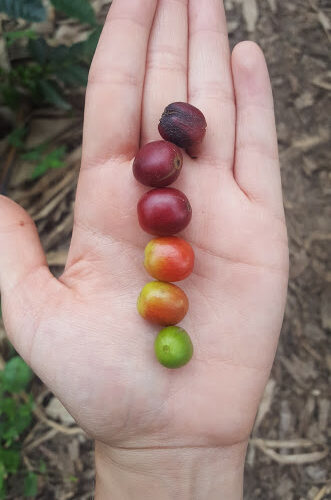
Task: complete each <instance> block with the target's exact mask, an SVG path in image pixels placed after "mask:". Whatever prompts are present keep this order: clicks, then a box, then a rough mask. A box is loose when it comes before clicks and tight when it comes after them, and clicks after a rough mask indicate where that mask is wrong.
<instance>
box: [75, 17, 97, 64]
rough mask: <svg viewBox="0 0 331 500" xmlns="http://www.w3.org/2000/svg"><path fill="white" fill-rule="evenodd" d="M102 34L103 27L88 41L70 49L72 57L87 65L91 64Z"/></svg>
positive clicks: (91, 35)
mask: <svg viewBox="0 0 331 500" xmlns="http://www.w3.org/2000/svg"><path fill="white" fill-rule="evenodd" d="M101 32H102V26H98V27H97V28H96V29H95V30H94V31H92V33H91V34H90V36H89V37H88V38H87V40H85V41H84V42H78V43H75V44H74V45H72V46H71V47H70V52H71V54H72V56H73V57H75V58H77V59H79V60H81V61H84V62H86V63H90V62H91V60H92V58H93V56H94V52H95V50H96V48H97V45H98V42H99V38H100V35H101Z"/></svg>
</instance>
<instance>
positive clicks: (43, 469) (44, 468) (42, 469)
mask: <svg viewBox="0 0 331 500" xmlns="http://www.w3.org/2000/svg"><path fill="white" fill-rule="evenodd" d="M39 472H40V473H41V474H46V472H47V465H46V462H45V461H44V460H43V459H42V458H41V459H40V462H39Z"/></svg>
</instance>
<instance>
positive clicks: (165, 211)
mask: <svg viewBox="0 0 331 500" xmlns="http://www.w3.org/2000/svg"><path fill="white" fill-rule="evenodd" d="M137 208H138V219H139V224H140V225H141V227H142V229H143V230H144V231H146V233H149V234H157V235H159V236H170V235H172V234H175V233H178V232H179V231H182V230H183V229H185V228H186V226H187V225H188V224H189V222H190V220H191V217H192V208H191V205H190V202H189V201H188V199H187V198H186V196H185V194H184V193H182V192H181V191H178V189H174V188H160V189H152V190H151V191H148V192H147V193H145V194H144V195H143V196H142V198H140V200H139V202H138V207H137Z"/></svg>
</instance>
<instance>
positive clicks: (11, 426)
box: [0, 356, 37, 498]
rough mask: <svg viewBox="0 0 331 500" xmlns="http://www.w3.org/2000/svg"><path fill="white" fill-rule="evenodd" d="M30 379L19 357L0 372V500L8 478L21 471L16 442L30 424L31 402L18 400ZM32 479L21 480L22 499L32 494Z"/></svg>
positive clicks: (15, 357) (4, 492) (19, 449)
mask: <svg viewBox="0 0 331 500" xmlns="http://www.w3.org/2000/svg"><path fill="white" fill-rule="evenodd" d="M31 379H32V371H31V370H30V368H29V367H28V365H27V364H26V363H25V362H24V361H23V360H22V358H20V357H19V356H14V357H13V358H12V359H11V360H9V361H8V362H7V363H6V365H5V368H4V370H2V371H0V498H5V497H6V480H7V478H8V476H9V475H11V474H17V473H18V472H19V471H20V469H22V463H21V446H20V442H19V439H20V437H21V435H22V434H23V433H24V432H25V431H26V430H27V429H28V428H29V426H30V425H31V421H32V410H33V406H34V403H33V400H32V397H29V398H27V399H26V398H24V399H23V398H20V393H22V391H24V390H25V389H26V387H27V386H28V384H29V382H30V381H31ZM23 472H24V471H23ZM24 474H26V472H24ZM33 476H35V474H33V473H31V472H30V473H28V475H27V476H26V478H25V483H24V491H23V492H22V493H24V495H25V496H27V495H26V492H28V493H31V492H32V491H35V489H33V485H35V484H36V481H37V477H33ZM34 494H35V493H34ZM30 496H32V495H30Z"/></svg>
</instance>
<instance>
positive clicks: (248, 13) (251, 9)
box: [242, 0, 259, 33]
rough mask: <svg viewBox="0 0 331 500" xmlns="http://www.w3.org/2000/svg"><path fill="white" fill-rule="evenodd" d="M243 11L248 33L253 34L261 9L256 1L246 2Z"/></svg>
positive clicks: (249, 0) (246, 0) (245, 0)
mask: <svg viewBox="0 0 331 500" xmlns="http://www.w3.org/2000/svg"><path fill="white" fill-rule="evenodd" d="M242 9H243V16H244V19H245V22H246V26H247V31H248V32H249V33H252V32H254V31H255V27H256V23H257V19H258V17H259V9H258V6H257V2H256V0H244V1H243V4H242Z"/></svg>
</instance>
